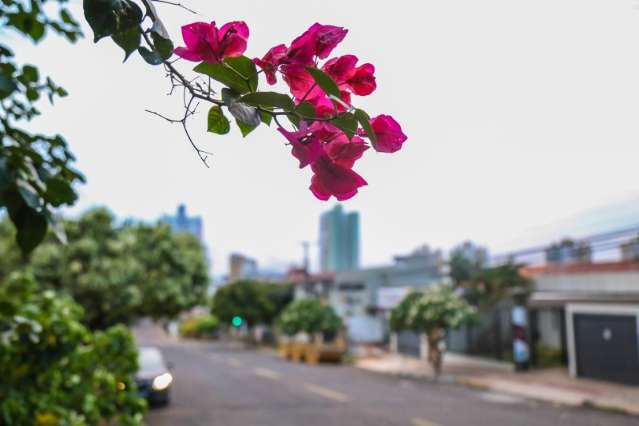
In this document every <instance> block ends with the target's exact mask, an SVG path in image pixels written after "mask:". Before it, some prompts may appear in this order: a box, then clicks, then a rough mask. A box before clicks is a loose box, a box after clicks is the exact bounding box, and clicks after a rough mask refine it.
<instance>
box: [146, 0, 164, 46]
mask: <svg viewBox="0 0 639 426" xmlns="http://www.w3.org/2000/svg"><path fill="white" fill-rule="evenodd" d="M142 3H144V6H145V7H146V15H147V16H148V17H150V18H151V20H152V21H153V26H152V27H151V31H152V32H154V33H157V34H158V35H159V36H160V37H162V38H164V39H166V40H170V39H171V37H170V36H169V32H168V31H167V30H166V27H165V26H164V24H163V23H162V20H161V19H160V16H159V15H158V12H157V10H156V9H155V5H154V4H153V1H152V0H142Z"/></svg>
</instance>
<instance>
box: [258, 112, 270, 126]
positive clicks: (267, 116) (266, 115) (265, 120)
mask: <svg viewBox="0 0 639 426" xmlns="http://www.w3.org/2000/svg"><path fill="white" fill-rule="evenodd" d="M260 119H261V120H262V123H264V124H266V125H267V126H270V125H271V121H273V116H272V115H271V114H269V113H268V112H264V111H260Z"/></svg>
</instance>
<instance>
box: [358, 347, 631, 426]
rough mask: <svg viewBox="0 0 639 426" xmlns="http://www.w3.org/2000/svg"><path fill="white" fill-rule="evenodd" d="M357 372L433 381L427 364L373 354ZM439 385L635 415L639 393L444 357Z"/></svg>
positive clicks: (558, 373) (559, 373)
mask: <svg viewBox="0 0 639 426" xmlns="http://www.w3.org/2000/svg"><path fill="white" fill-rule="evenodd" d="M355 366H356V367H358V368H361V369H364V370H368V371H374V372H377V373H382V374H391V375H396V376H400V377H410V378H416V379H425V380H433V378H434V376H433V371H432V369H431V368H430V367H429V365H428V363H427V362H426V361H425V360H419V359H417V358H411V357H407V356H402V355H398V354H388V353H375V354H371V355H369V356H367V357H363V358H360V359H358V360H357V361H356V362H355ZM440 381H443V382H448V383H451V382H452V383H459V384H464V385H467V386H472V387H476V388H481V389H489V390H491V391H495V392H500V393H505V394H510V395H516V396H520V397H523V398H528V399H534V400H540V401H545V402H549V403H553V404H560V405H568V406H588V407H594V408H598V409H602V410H610V411H619V412H623V413H626V414H632V415H639V387H632V386H623V385H618V384H614V383H608V382H602V381H596V380H589V379H576V378H573V377H570V376H569V375H568V372H567V371H566V369H563V368H551V369H544V370H533V371H530V372H525V373H515V372H514V371H513V367H512V364H509V363H504V362H498V361H492V360H485V359H481V358H476V357H470V356H466V355H461V354H455V353H447V354H446V355H445V356H444V368H443V374H442V376H441V377H440Z"/></svg>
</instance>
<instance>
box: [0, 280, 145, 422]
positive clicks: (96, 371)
mask: <svg viewBox="0 0 639 426" xmlns="http://www.w3.org/2000/svg"><path fill="white" fill-rule="evenodd" d="M82 315H83V312H82V308H81V307H80V306H79V305H78V304H76V303H75V302H74V301H73V300H72V299H70V298H68V297H66V296H61V295H60V294H57V293H55V292H54V291H52V290H46V291H42V290H40V289H38V288H37V287H36V285H35V284H34V282H33V280H31V279H30V278H29V277H27V276H25V275H18V274H14V275H12V276H11V277H10V278H9V279H8V280H6V281H5V282H4V283H1V284H0V377H2V380H0V424H3V425H33V424H35V425H72V426H81V425H96V424H100V423H105V422H109V421H114V422H116V423H118V424H122V425H141V424H142V417H143V414H144V411H145V407H146V403H145V401H144V400H143V399H142V398H140V397H139V396H138V394H137V390H136V387H135V381H134V375H135V372H136V371H137V367H138V366H137V349H136V347H135V344H134V341H133V337H132V335H131V333H130V331H129V330H128V329H127V328H126V327H123V326H116V327H111V328H108V329H106V330H104V331H101V332H96V333H92V332H91V331H89V330H88V329H87V328H86V327H85V326H84V325H83V324H82V323H81V319H82Z"/></svg>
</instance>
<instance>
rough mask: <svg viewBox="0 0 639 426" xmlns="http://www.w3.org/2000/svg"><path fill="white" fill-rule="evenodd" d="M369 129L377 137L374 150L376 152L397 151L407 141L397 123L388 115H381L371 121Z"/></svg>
mask: <svg viewBox="0 0 639 426" xmlns="http://www.w3.org/2000/svg"><path fill="white" fill-rule="evenodd" d="M371 127H372V128H373V131H374V132H375V135H376V136H377V143H376V144H375V145H374V148H375V150H376V151H378V152H387V153H392V152H395V151H399V150H400V149H401V147H402V144H403V143H404V142H405V141H406V139H407V137H406V135H405V134H404V132H402V128H401V126H400V125H399V123H398V122H397V121H395V119H394V118H393V117H391V116H390V115H384V114H382V115H378V116H377V117H375V118H373V119H371Z"/></svg>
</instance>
